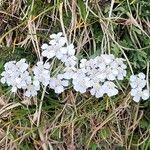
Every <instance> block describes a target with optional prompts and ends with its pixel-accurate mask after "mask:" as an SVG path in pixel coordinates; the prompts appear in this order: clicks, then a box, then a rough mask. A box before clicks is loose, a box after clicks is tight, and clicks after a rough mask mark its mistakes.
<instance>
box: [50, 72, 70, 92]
mask: <svg viewBox="0 0 150 150" xmlns="http://www.w3.org/2000/svg"><path fill="white" fill-rule="evenodd" d="M68 85H69V82H68V81H67V80H64V79H63V75H61V74H59V75H58V76H57V77H56V78H55V77H53V78H51V79H50V83H49V87H50V88H51V89H53V90H54V91H55V93H57V94H60V93H62V92H64V90H65V87H67V86H68Z"/></svg>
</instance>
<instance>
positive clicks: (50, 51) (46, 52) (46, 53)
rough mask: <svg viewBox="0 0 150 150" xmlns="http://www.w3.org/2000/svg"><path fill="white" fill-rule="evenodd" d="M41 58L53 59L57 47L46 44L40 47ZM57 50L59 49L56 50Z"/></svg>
mask: <svg viewBox="0 0 150 150" xmlns="http://www.w3.org/2000/svg"><path fill="white" fill-rule="evenodd" d="M41 48H42V50H43V51H42V56H43V57H47V58H48V59H50V58H53V57H54V56H55V55H56V51H57V47H54V46H50V45H48V44H43V45H42V47H41ZM58 50H59V48H58Z"/></svg>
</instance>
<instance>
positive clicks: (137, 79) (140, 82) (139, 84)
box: [130, 73, 146, 89]
mask: <svg viewBox="0 0 150 150" xmlns="http://www.w3.org/2000/svg"><path fill="white" fill-rule="evenodd" d="M130 85H131V87H132V88H138V89H142V88H144V87H145V85H146V80H145V75H144V74H143V73H139V74H138V75H131V76H130Z"/></svg>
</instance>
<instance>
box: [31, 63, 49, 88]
mask: <svg viewBox="0 0 150 150" xmlns="http://www.w3.org/2000/svg"><path fill="white" fill-rule="evenodd" d="M49 69H50V64H49V63H44V62H43V61H39V62H37V65H36V66H34V67H33V73H34V82H33V84H34V85H36V86H38V85H39V84H40V82H41V83H42V84H43V85H44V86H47V85H48V84H49V81H50V71H49Z"/></svg>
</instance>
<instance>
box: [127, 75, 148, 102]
mask: <svg viewBox="0 0 150 150" xmlns="http://www.w3.org/2000/svg"><path fill="white" fill-rule="evenodd" d="M145 78H146V77H145V74H144V73H142V72H141V73H139V74H137V75H131V77H130V85H131V88H132V89H131V96H133V100H134V101H135V102H139V101H140V100H141V99H142V100H147V99H149V97H150V91H149V90H148V89H146V88H145V86H146V79H145Z"/></svg>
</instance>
